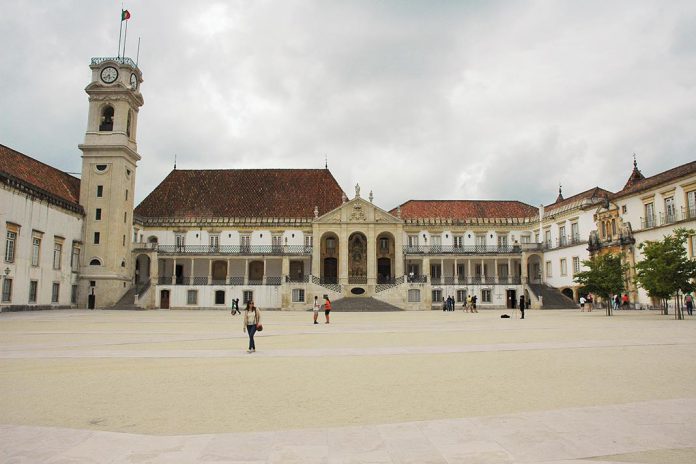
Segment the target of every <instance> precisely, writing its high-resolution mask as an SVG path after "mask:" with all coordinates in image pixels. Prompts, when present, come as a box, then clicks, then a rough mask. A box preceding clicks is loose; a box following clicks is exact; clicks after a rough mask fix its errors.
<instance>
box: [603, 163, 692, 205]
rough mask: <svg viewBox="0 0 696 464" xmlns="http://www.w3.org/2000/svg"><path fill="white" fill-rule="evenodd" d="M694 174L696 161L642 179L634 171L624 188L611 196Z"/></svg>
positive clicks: (626, 193)
mask: <svg viewBox="0 0 696 464" xmlns="http://www.w3.org/2000/svg"><path fill="white" fill-rule="evenodd" d="M634 170H637V167H635V168H634ZM694 174H696V161H692V162H690V163H686V164H682V165H681V166H677V167H676V168H672V169H668V170H667V171H663V172H661V173H659V174H655V175H654V176H652V177H644V178H642V179H637V178H634V175H633V173H632V174H631V177H630V178H629V181H628V182H627V183H626V185H625V186H624V188H623V189H622V190H620V191H618V192H616V193H615V194H614V195H613V196H612V197H611V198H619V197H625V196H627V195H631V194H634V193H637V192H642V191H644V190H650V189H651V188H654V187H658V186H660V185H662V184H667V183H669V182H672V181H674V180H676V179H679V178H681V177H686V176H689V175H694Z"/></svg>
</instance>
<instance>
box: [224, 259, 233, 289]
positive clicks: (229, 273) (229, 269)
mask: <svg viewBox="0 0 696 464" xmlns="http://www.w3.org/2000/svg"><path fill="white" fill-rule="evenodd" d="M228 282H230V283H231V282H232V258H227V282H225V283H228Z"/></svg>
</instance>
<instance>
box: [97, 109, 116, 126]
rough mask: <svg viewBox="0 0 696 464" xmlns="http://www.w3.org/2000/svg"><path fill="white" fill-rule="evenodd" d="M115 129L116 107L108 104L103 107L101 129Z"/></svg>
mask: <svg viewBox="0 0 696 464" xmlns="http://www.w3.org/2000/svg"><path fill="white" fill-rule="evenodd" d="M112 130H114V107H113V106H110V105H107V106H105V107H104V108H103V109H102V113H101V120H100V121H99V131H101V132H111V131H112Z"/></svg>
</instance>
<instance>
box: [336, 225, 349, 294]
mask: <svg viewBox="0 0 696 464" xmlns="http://www.w3.org/2000/svg"><path fill="white" fill-rule="evenodd" d="M338 269H339V271H338V283H340V284H343V285H345V284H347V283H348V234H347V228H346V226H345V225H341V231H340V233H339V236H338Z"/></svg>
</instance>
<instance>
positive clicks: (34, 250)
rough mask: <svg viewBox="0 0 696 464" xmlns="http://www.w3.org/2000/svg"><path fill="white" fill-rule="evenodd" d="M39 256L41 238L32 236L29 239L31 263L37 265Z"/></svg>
mask: <svg viewBox="0 0 696 464" xmlns="http://www.w3.org/2000/svg"><path fill="white" fill-rule="evenodd" d="M40 256H41V239H40V238H39V237H32V239H31V265H32V266H38V265H39V257H40Z"/></svg>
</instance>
